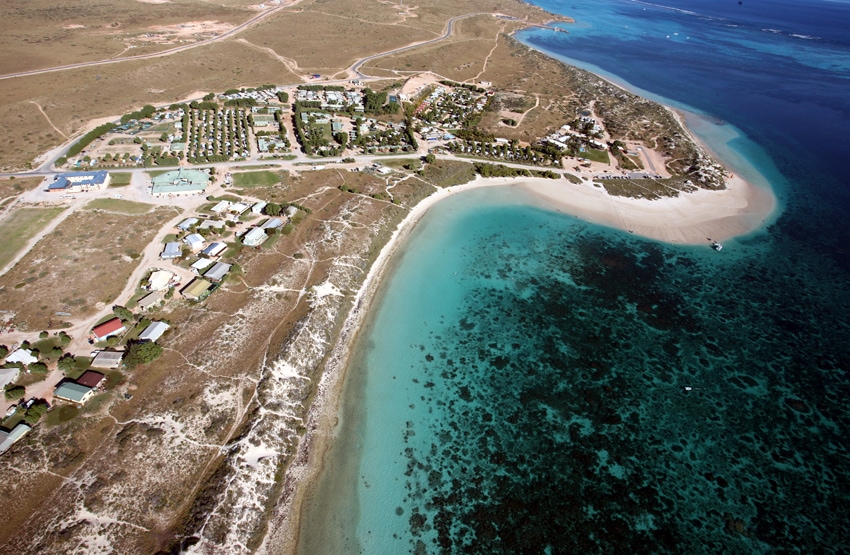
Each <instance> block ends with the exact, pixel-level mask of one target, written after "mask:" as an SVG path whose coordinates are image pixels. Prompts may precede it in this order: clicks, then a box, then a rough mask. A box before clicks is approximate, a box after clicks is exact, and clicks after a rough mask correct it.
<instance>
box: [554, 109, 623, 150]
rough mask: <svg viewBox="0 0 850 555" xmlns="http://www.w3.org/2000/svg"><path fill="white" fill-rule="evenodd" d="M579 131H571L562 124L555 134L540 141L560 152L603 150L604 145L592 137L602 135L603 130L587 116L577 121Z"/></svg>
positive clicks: (569, 127) (567, 126)
mask: <svg viewBox="0 0 850 555" xmlns="http://www.w3.org/2000/svg"><path fill="white" fill-rule="evenodd" d="M579 123H580V126H581V129H580V130H573V129H572V127H571V126H570V125H568V124H564V125H562V126H561V127H560V129H558V130H557V131H556V132H554V133H551V134H549V135H547V136H545V137H544V138H543V139H541V140H540V142H541V143H543V144H549V145H552V146H554V147H556V148H557V149H559V150H562V151H568V150H572V151H578V152H581V151H583V150H584V149H585V148H592V149H596V150H605V149H606V148H607V147H606V146H605V143H602V142H599V141H598V140H596V139H595V138H594V137H596V136H598V135H599V134H600V133H602V131H603V129H602V126H600V125H599V123H598V122H597V121H596V120H595V119H593V118H591V117H588V116H582V117H581V118H580V119H579Z"/></svg>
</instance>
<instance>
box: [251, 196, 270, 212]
mask: <svg viewBox="0 0 850 555" xmlns="http://www.w3.org/2000/svg"><path fill="white" fill-rule="evenodd" d="M267 204H268V203H267V202H266V201H264V200H261V201H259V202H257V203H254V205H253V206H252V207H251V212H253V213H254V214H256V215H257V216H259V215H260V214H262V213H263V208H265V207H266V205H267Z"/></svg>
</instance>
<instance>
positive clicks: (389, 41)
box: [242, 7, 436, 76]
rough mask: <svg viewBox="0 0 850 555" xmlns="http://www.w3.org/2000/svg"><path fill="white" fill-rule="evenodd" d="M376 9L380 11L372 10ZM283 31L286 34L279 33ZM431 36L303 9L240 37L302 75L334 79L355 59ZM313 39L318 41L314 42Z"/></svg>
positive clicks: (397, 27)
mask: <svg viewBox="0 0 850 555" xmlns="http://www.w3.org/2000/svg"><path fill="white" fill-rule="evenodd" d="M376 9H380V8H376ZM282 27H283V28H285V29H286V32H281V29H282ZM435 36H436V35H435V34H434V33H432V32H429V31H426V30H421V29H417V28H412V27H401V26H392V27H389V26H387V25H386V24H379V23H372V22H369V21H365V20H360V19H355V18H348V17H345V16H331V15H327V14H324V13H318V12H315V11H313V10H312V9H310V8H309V7H305V9H304V11H301V12H297V13H283V14H279V15H276V16H274V17H271V18H269V19H268V20H267V21H265V22H263V23H260V24H259V25H257V26H256V27H254V28H253V29H250V30H249V31H247V32H245V33H244V34H243V35H242V37H243V38H244V39H245V40H247V41H249V42H251V43H252V44H255V45H257V46H260V47H264V48H271V49H272V50H274V51H275V52H276V53H277V54H278V55H280V56H285V57H287V58H292V59H294V60H295V61H296V62H297V64H298V67H300V68H301V69H302V70H303V73H305V74H306V73H320V74H323V75H325V74H327V75H331V76H333V75H335V74H337V73H338V72H339V71H341V70H342V69H344V68H346V67H348V66H350V65H351V64H353V63H354V62H355V61H356V60H357V59H358V58H362V57H364V56H368V55H369V54H375V53H378V52H384V51H386V50H392V49H393V48H399V47H401V46H404V45H406V44H408V43H410V42H417V41H421V40H427V39H431V38H434V37H435ZM316 37H321V39H320V40H316Z"/></svg>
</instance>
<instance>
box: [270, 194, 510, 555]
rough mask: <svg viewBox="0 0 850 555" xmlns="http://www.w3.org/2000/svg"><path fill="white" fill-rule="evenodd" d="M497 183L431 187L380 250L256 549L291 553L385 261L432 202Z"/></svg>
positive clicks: (330, 361) (330, 443)
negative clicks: (272, 523) (270, 522)
mask: <svg viewBox="0 0 850 555" xmlns="http://www.w3.org/2000/svg"><path fill="white" fill-rule="evenodd" d="M500 185H503V184H502V183H486V182H484V181H483V180H482V179H481V178H478V179H476V180H474V181H472V182H470V183H466V184H463V185H456V186H453V187H449V188H443V189H437V191H435V192H434V193H432V194H431V195H430V196H428V197H426V198H425V199H423V200H422V201H421V202H419V204H417V205H416V206H414V207H413V208H412V209H411V211H410V212H409V213H408V214H407V216H405V218H404V219H403V220H402V221H401V222H400V223H399V224H398V226H397V227H396V229H395V231H393V234H392V236H391V237H390V239H389V241H387V243H386V245H384V247H383V248H382V249H381V252H380V253H379V254H378V257H377V258H376V259H375V261H374V262H373V263H372V266H371V268H369V272H368V274H366V278H365V279H364V280H363V283H362V285H361V286H360V289H359V290H358V291H357V294H356V295H355V297H354V301H353V304H352V308H351V310H350V311H349V313H348V316H347V317H346V319H345V322H344V323H343V325H342V330H341V331H340V335H339V337H338V338H337V343H336V346H335V347H334V349H333V351H332V352H331V355H330V357H329V358H328V362H327V364H326V366H325V370H324V372H322V378H321V380H320V381H319V384H318V391H317V393H316V397H315V398H314V400H313V403H312V405H311V406H310V408H309V409H308V411H307V416H306V418H305V427H306V428H307V432H306V433H305V434H304V437H303V439H302V440H301V441H300V442H299V444H298V451H297V453H296V454H295V457H294V459H293V462H292V464H291V465H290V467H289V468H288V469H287V470H286V473H285V477H284V484H283V489H284V491H290V492H293V494H292V495H291V496H288V497H285V498H284V500H283V503H282V504H281V505H279V506H277V507H276V508H275V515H274V516H273V517H272V520H273V521H274V520H276V521H278V524H277V525H276V526H273V527H272V530H271V531H270V533H269V534H267V535H266V537H265V538H264V540H263V543H262V545H261V547H260V548H259V549H258V552H259V553H280V552H285V553H295V552H296V547H297V545H298V539H299V528H300V522H301V515H302V512H303V509H304V506H303V505H304V500H305V498H307V497H308V496H309V495H310V494H311V493H312V492H313V490H314V489H315V486H316V480H317V478H318V476H319V474H320V473H321V471H322V469H323V468H324V465H325V461H326V459H327V455H328V453H329V451H330V449H331V448H332V447H333V439H334V432H335V429H336V428H337V426H338V423H339V410H340V403H341V401H342V392H343V387H344V381H345V375H346V372H347V370H348V362H349V357H350V356H351V353H352V349H353V347H354V345H355V343H356V340H357V337H358V335H359V333H360V331H361V329H362V326H363V323H364V322H365V319H366V317H367V312H368V309H369V308H371V304H372V301H373V300H374V298H375V295H376V294H377V293H378V291H379V288H380V286H381V284H382V282H383V279H384V277H385V276H386V273H387V270H388V269H389V267H390V264H389V262H390V261H391V260H392V258H393V256H394V255H395V254H396V252H397V251H398V249H399V247H400V246H401V245H402V244H403V243H404V241H405V240H406V239H407V237H408V236H409V235H410V233H411V232H412V231H413V229H414V228H415V227H416V224H418V223H419V221H420V220H421V219H422V217H423V216H424V215H425V214H426V213H427V212H428V210H430V209H431V207H433V206H434V205H436V204H437V203H438V202H440V201H442V200H444V199H446V198H449V197H451V196H454V195H456V194H458V193H461V192H464V191H468V190H471V189H477V188H481V187H487V186H500Z"/></svg>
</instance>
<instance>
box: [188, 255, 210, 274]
mask: <svg viewBox="0 0 850 555" xmlns="http://www.w3.org/2000/svg"><path fill="white" fill-rule="evenodd" d="M213 264H215V261H214V260H210V259H209V258H199V259H197V260H196V261H194V262H193V263H192V266H191V268H192V271H193V272H194V273H196V274H200V273H202V272H203V271H204V270H206V269H207V268H209V267H210V266H212V265H213Z"/></svg>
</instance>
